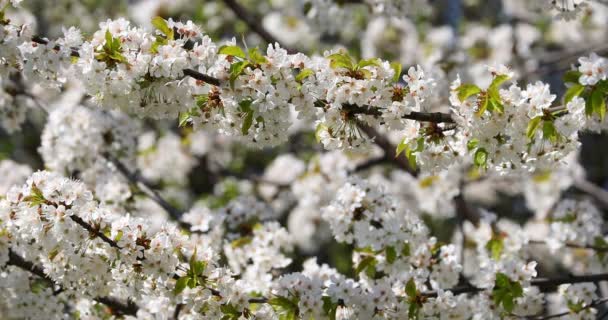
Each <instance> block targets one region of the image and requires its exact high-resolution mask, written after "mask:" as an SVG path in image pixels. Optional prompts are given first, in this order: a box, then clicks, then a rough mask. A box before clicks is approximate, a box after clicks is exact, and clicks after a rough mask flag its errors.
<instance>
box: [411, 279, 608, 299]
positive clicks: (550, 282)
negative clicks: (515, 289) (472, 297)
mask: <svg viewBox="0 0 608 320" xmlns="http://www.w3.org/2000/svg"><path fill="white" fill-rule="evenodd" d="M599 281H608V273H599V274H590V275H581V276H569V277H559V278H536V279H532V280H531V281H530V285H532V286H535V287H538V288H539V289H540V291H541V292H548V291H552V290H554V289H555V288H556V287H557V286H559V285H562V284H568V283H584V282H599ZM484 290H486V289H484V288H478V287H474V286H462V287H455V288H452V289H446V290H445V291H451V292H452V293H453V294H455V295H458V294H464V293H476V292H480V291H484ZM422 295H423V296H425V297H436V296H437V292H436V291H429V292H426V293H422Z"/></svg>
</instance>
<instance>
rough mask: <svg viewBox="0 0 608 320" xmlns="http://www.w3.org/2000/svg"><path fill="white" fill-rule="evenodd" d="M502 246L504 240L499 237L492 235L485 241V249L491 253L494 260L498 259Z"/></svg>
mask: <svg viewBox="0 0 608 320" xmlns="http://www.w3.org/2000/svg"><path fill="white" fill-rule="evenodd" d="M503 248H504V241H503V239H502V238H500V237H492V239H490V241H488V243H486V249H487V250H488V251H489V252H490V253H491V254H492V258H493V259H494V260H499V259H500V255H501V254H502V250H503Z"/></svg>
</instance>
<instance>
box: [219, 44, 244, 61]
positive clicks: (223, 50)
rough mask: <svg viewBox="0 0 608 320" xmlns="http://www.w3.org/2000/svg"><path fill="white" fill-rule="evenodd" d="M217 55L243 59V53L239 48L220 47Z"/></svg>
mask: <svg viewBox="0 0 608 320" xmlns="http://www.w3.org/2000/svg"><path fill="white" fill-rule="evenodd" d="M217 53H219V54H225V55H227V56H233V57H237V58H241V59H245V52H243V49H241V47H239V46H227V45H224V46H221V47H220V49H219V50H218V51H217Z"/></svg>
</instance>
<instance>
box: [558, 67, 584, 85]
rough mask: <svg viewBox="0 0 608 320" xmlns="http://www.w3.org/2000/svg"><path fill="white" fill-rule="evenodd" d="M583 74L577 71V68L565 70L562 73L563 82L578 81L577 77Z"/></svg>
mask: <svg viewBox="0 0 608 320" xmlns="http://www.w3.org/2000/svg"><path fill="white" fill-rule="evenodd" d="M582 75H583V74H582V73H581V72H580V71H578V70H570V71H568V72H566V73H565V74H564V77H563V79H564V82H569V83H579V82H578V79H579V78H580V77H581V76H582Z"/></svg>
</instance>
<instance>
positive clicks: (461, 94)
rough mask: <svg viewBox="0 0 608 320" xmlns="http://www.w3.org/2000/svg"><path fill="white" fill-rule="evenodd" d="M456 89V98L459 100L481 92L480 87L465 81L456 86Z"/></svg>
mask: <svg viewBox="0 0 608 320" xmlns="http://www.w3.org/2000/svg"><path fill="white" fill-rule="evenodd" d="M456 91H457V92H458V99H460V101H465V100H466V99H468V98H469V97H470V96H472V95H476V94H479V93H480V92H481V89H480V88H479V87H478V86H476V85H474V84H466V83H465V84H463V85H461V86H460V87H458V88H456Z"/></svg>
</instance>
